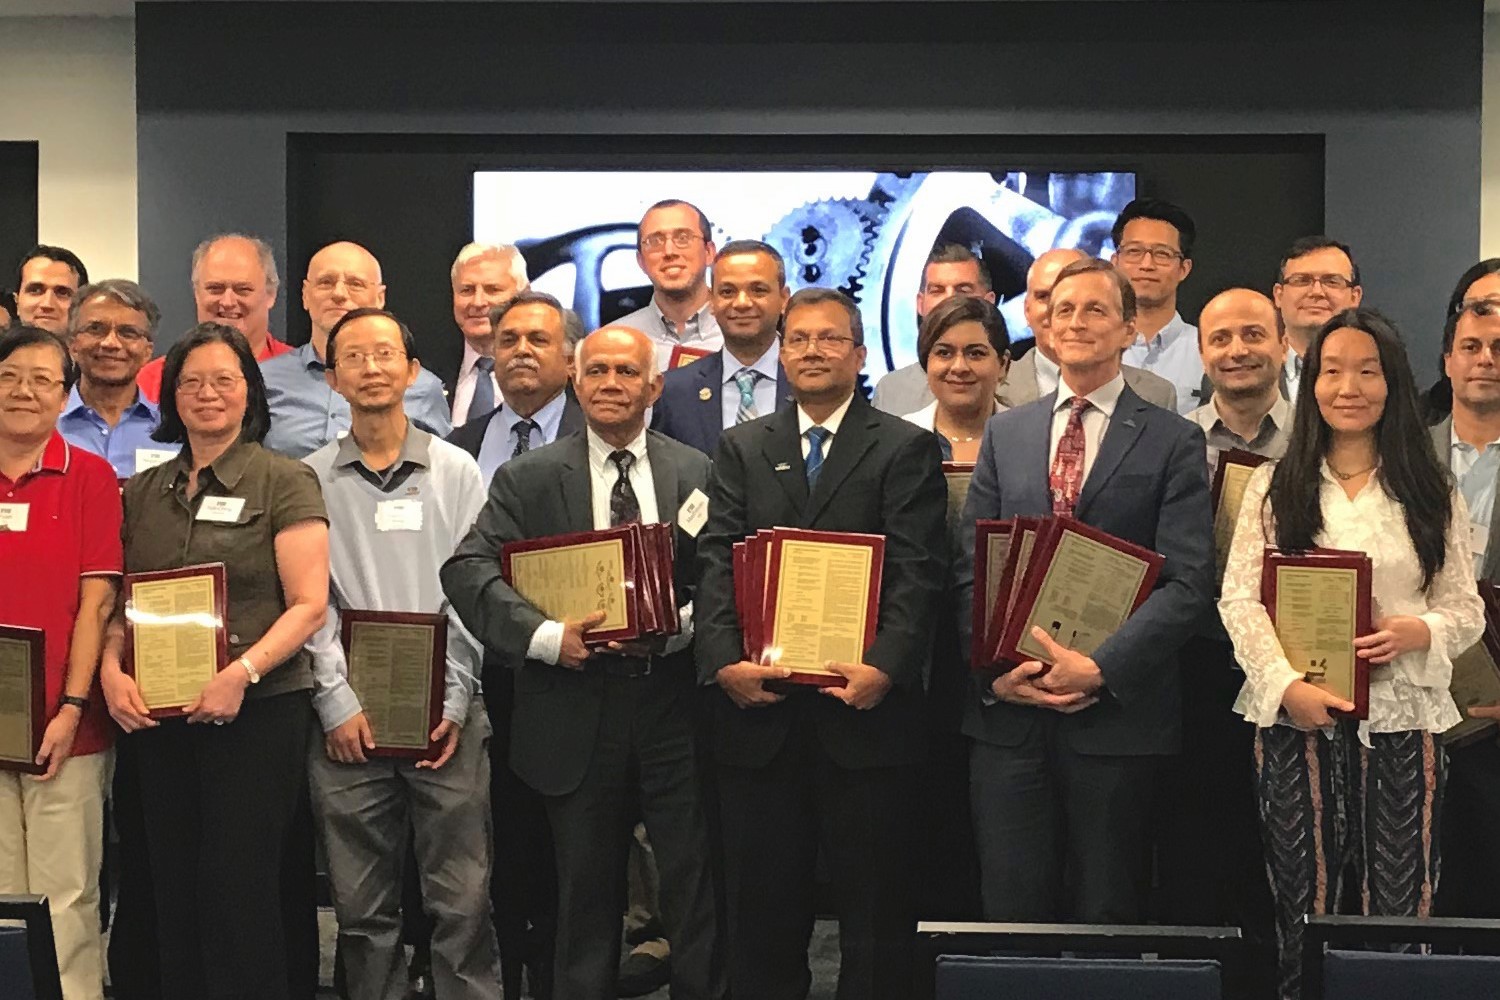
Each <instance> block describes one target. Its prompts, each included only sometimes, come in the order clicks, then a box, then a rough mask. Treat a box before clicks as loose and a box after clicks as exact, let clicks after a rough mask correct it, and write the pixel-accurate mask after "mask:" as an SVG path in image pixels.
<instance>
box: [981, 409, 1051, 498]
mask: <svg viewBox="0 0 1500 1000" xmlns="http://www.w3.org/2000/svg"><path fill="white" fill-rule="evenodd" d="M1056 405H1057V393H1056V392H1051V393H1048V394H1047V395H1046V396H1044V397H1042V399H1041V400H1040V401H1036V400H1033V401H1032V402H1031V403H1027V404H1026V405H1025V407H1023V412H1024V415H1025V419H1026V423H1025V425H1024V426H1023V427H1022V428H1021V430H1020V433H1018V434H1016V436H1015V438H1014V440H1013V441H1011V442H1009V443H1008V445H1007V447H1014V448H1016V449H1017V450H1018V451H1019V450H1021V449H1025V453H1024V454H1021V455H1019V456H1017V457H1018V458H1019V459H1020V461H1019V463H1018V468H1020V469H1021V470H1023V471H1022V473H1021V474H1022V477H1023V482H1022V484H1021V485H1022V489H1023V490H1025V491H1026V492H1025V493H1023V494H1022V496H1023V497H1024V496H1026V495H1028V494H1030V495H1032V496H1037V497H1040V498H1041V507H1040V509H1042V510H1045V511H1049V512H1050V511H1051V510H1052V462H1051V455H1052V411H1053V408H1054V407H1056ZM996 459H997V462H998V463H999V464H1000V466H1001V467H1004V466H1005V465H1006V464H1007V460H1006V459H1005V458H1003V457H1000V456H996ZM1006 506H1007V507H1015V509H1016V510H1018V511H1021V512H1025V511H1026V510H1029V509H1030V508H1029V507H1028V506H1026V505H1025V501H1024V500H1023V499H1021V498H1017V500H1016V502H1015V503H1014V504H1007V505H1006Z"/></svg>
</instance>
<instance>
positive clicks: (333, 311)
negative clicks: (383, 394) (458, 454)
mask: <svg viewBox="0 0 1500 1000" xmlns="http://www.w3.org/2000/svg"><path fill="white" fill-rule="evenodd" d="M302 308H303V309H305V310H307V315H308V318H309V319H310V320H312V340H310V341H308V342H307V343H306V344H303V345H302V346H301V347H299V348H297V349H296V350H293V351H291V352H290V353H288V354H283V355H281V356H280V357H276V358H272V359H271V360H270V361H266V362H264V363H263V364H262V365H261V366H260V370H261V374H262V375H263V376H265V380H266V401H267V403H269V404H270V407H271V430H270V433H268V434H267V435H266V440H265V446H266V447H267V448H270V449H271V450H272V451H279V452H281V453H282V454H284V455H289V456H291V457H292V458H303V457H305V456H307V455H311V454H312V453H313V452H315V451H317V450H318V449H319V448H321V447H323V446H324V445H325V444H327V443H328V442H330V441H332V440H333V439H334V438H336V437H338V436H339V435H340V434H342V433H343V432H344V431H347V430H348V429H349V402H348V400H346V399H344V397H343V396H341V395H339V394H338V393H336V392H334V391H333V390H332V389H331V388H330V387H329V385H328V381H327V379H325V378H324V376H323V373H324V372H325V371H326V370H327V369H328V368H329V367H332V366H334V365H340V364H345V363H347V364H349V365H350V366H351V367H350V369H349V370H350V371H351V372H352V371H355V370H356V369H357V368H358V367H361V366H367V365H370V364H371V362H370V361H369V359H365V358H354V357H349V358H343V359H340V358H332V359H330V358H327V357H325V354H326V345H327V343H328V331H330V330H332V329H333V327H334V324H336V323H337V322H338V321H339V320H341V319H343V318H344V314H345V313H347V312H349V311H350V310H351V309H363V308H370V309H383V308H385V284H384V282H383V281H382V280H381V275H380V261H378V260H376V259H375V256H374V255H373V254H372V253H370V251H368V250H366V249H365V248H364V247H362V246H360V245H359V244H358V243H330V244H328V246H326V247H324V248H323V249H321V250H319V251H318V252H317V253H315V254H313V256H312V260H310V261H308V262H307V277H306V278H304V279H303V280H302ZM411 360H412V361H416V360H417V359H416V358H412V359H411ZM383 371H384V369H380V368H379V367H378V366H377V367H376V372H377V377H379V376H378V373H379V372H383ZM404 405H405V408H406V415H407V416H408V417H409V418H410V419H411V422H412V423H414V424H416V425H417V426H418V427H420V428H421V429H422V430H424V431H426V432H428V433H429V434H433V435H436V436H437V437H446V436H447V435H448V432H449V431H451V430H452V429H453V427H452V426H451V425H450V424H449V422H448V404H447V401H446V400H445V399H444V398H443V383H442V381H441V380H440V379H438V377H437V376H436V375H433V374H432V373H431V372H429V371H427V370H425V369H421V370H419V371H418V373H417V378H416V381H415V382H413V383H412V385H411V388H409V389H407V390H406V395H405V403H404Z"/></svg>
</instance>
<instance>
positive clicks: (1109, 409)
mask: <svg viewBox="0 0 1500 1000" xmlns="http://www.w3.org/2000/svg"><path fill="white" fill-rule="evenodd" d="M1124 391H1125V375H1124V374H1123V373H1121V372H1116V373H1115V377H1114V378H1112V379H1110V380H1109V381H1108V382H1106V383H1104V384H1103V385H1101V386H1100V387H1099V388H1097V389H1095V390H1094V391H1093V392H1090V393H1087V394H1086V395H1085V396H1084V397H1083V398H1084V399H1087V400H1088V401H1089V402H1090V403H1092V404H1093V406H1094V409H1096V410H1098V411H1099V412H1100V413H1102V414H1104V416H1105V417H1106V418H1109V417H1112V416H1114V414H1115V406H1117V405H1118V404H1119V402H1120V393H1122V392H1124ZM1074 395H1076V394H1075V393H1074V392H1073V390H1072V389H1070V388H1068V382H1067V379H1058V382H1057V402H1056V403H1055V404H1053V407H1052V412H1053V413H1056V412H1057V411H1058V410H1060V409H1062V408H1063V407H1064V406H1066V405H1068V401H1069V400H1071V399H1072V398H1073V396H1074Z"/></svg>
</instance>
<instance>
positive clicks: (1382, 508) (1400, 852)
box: [1219, 309, 1484, 998]
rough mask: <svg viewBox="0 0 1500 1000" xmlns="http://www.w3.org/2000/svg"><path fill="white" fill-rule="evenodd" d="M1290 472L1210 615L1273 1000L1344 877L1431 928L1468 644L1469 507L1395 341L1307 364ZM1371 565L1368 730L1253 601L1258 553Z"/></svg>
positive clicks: (1476, 604) (1311, 355) (1386, 908)
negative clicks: (1253, 858)
mask: <svg viewBox="0 0 1500 1000" xmlns="http://www.w3.org/2000/svg"><path fill="white" fill-rule="evenodd" d="M1306 365H1307V367H1306V368H1305V369H1304V370H1306V371H1311V372H1313V373H1314V375H1315V380H1314V382H1313V391H1312V392H1311V393H1306V392H1304V393H1302V394H1300V395H1299V397H1298V400H1297V408H1296V413H1295V415H1294V417H1293V420H1292V432H1291V438H1290V441H1289V442H1288V445H1287V453H1286V457H1285V458H1283V459H1282V460H1281V461H1280V462H1278V463H1276V464H1274V465H1267V466H1263V467H1262V468H1260V469H1258V470H1256V472H1255V474H1254V476H1253V477H1252V478H1251V480H1250V484H1249V486H1248V487H1247V489H1246V491H1245V499H1244V506H1243V507H1242V508H1241V510H1240V519H1239V523H1238V524H1237V525H1236V528H1235V534H1234V541H1233V544H1232V545H1231V547H1230V553H1229V562H1228V566H1227V568H1226V570H1225V575H1224V587H1223V592H1222V597H1221V598H1220V600H1219V613H1220V615H1221V617H1222V618H1223V619H1224V627H1225V628H1226V629H1227V630H1228V632H1229V637H1230V638H1231V639H1232V640H1233V642H1234V650H1235V657H1236V659H1237V660H1238V661H1239V663H1240V666H1241V667H1243V669H1244V671H1245V684H1244V687H1243V688H1242V689H1241V690H1240V695H1239V698H1238V700H1237V701H1236V702H1235V710H1236V711H1237V712H1239V713H1240V714H1241V715H1243V716H1244V717H1245V718H1246V720H1248V721H1250V722H1252V723H1254V724H1255V725H1256V726H1257V727H1259V728H1258V729H1257V733H1256V741H1255V769H1256V782H1257V787H1258V790H1259V795H1260V816H1261V832H1262V836H1263V840H1264V846H1265V851H1266V863H1267V870H1268V871H1269V873H1270V878H1271V889H1272V893H1273V895H1274V896H1275V898H1276V911H1277V914H1276V916H1277V937H1278V942H1279V945H1280V982H1281V994H1282V996H1283V997H1288V998H1296V997H1297V996H1299V993H1300V991H1299V987H1300V982H1299V979H1300V964H1301V955H1300V952H1301V919H1302V916H1303V914H1308V913H1313V914H1319V913H1328V912H1331V911H1333V909H1334V908H1335V907H1336V906H1337V905H1338V901H1339V899H1340V894H1341V889H1342V885H1341V882H1342V878H1343V875H1344V873H1345V872H1346V871H1352V872H1354V873H1355V874H1356V877H1357V878H1358V879H1359V886H1358V889H1357V891H1356V892H1354V893H1352V894H1351V895H1352V896H1353V897H1355V898H1358V899H1359V900H1360V905H1361V909H1362V910H1363V911H1364V912H1365V913H1369V914H1377V915H1389V916H1426V915H1428V914H1429V913H1430V912H1431V907H1432V892H1433V888H1434V885H1435V883H1436V880H1437V872H1438V844H1437V838H1436V836H1435V832H1436V831H1435V829H1434V825H1433V820H1434V817H1436V816H1437V815H1438V810H1439V807H1440V801H1441V795H1442V775H1443V760H1442V751H1441V748H1440V747H1439V746H1438V743H1437V741H1436V737H1437V736H1438V735H1439V734H1440V733H1442V732H1443V731H1444V730H1445V729H1447V728H1448V727H1450V726H1452V725H1453V724H1455V723H1457V722H1458V721H1459V715H1458V711H1457V709H1456V708H1455V706H1454V704H1453V699H1452V698H1451V697H1450V696H1449V694H1448V682H1449V679H1450V677H1451V675H1452V657H1453V656H1455V655H1457V654H1458V653H1460V652H1462V651H1463V650H1465V649H1466V648H1468V647H1469V646H1470V645H1471V644H1472V643H1473V642H1474V641H1475V640H1476V639H1478V637H1479V635H1480V632H1481V630H1482V629H1483V627H1484V609H1483V606H1482V604H1481V603H1480V600H1479V596H1478V593H1477V590H1476V588H1475V584H1474V570H1473V565H1472V556H1471V555H1470V553H1469V545H1468V536H1467V531H1468V523H1469V516H1468V512H1467V510H1466V509H1465V506H1464V501H1463V497H1462V496H1461V495H1460V494H1459V492H1458V491H1457V490H1456V489H1455V488H1454V486H1453V483H1452V479H1451V477H1450V476H1449V475H1448V472H1447V470H1446V469H1445V468H1444V467H1443V466H1442V465H1441V464H1440V463H1439V462H1438V459H1437V456H1436V455H1435V454H1434V453H1433V450H1432V446H1431V442H1430V439H1429V435H1428V434H1427V432H1426V430H1425V428H1423V426H1422V423H1421V420H1420V418H1419V415H1418V408H1417V398H1416V388H1415V385H1414V382H1413V378H1412V373H1411V367H1410V365H1409V364H1408V362H1407V359H1406V351H1405V347H1404V345H1403V344H1402V341H1401V338H1400V335H1399V334H1398V333H1397V332H1396V330H1395V329H1394V327H1392V326H1391V324H1390V322H1389V321H1388V320H1386V319H1385V318H1384V317H1383V316H1381V315H1380V314H1379V313H1377V312H1374V311H1373V310H1367V309H1350V310H1346V311H1345V312H1342V313H1340V314H1338V315H1337V316H1335V317H1333V318H1332V319H1331V320H1330V321H1329V322H1328V323H1327V324H1326V325H1325V326H1324V327H1323V329H1322V330H1321V331H1320V332H1319V334H1318V336H1317V338H1316V339H1315V340H1314V342H1313V344H1312V345H1311V348H1310V349H1309V351H1308V354H1307V358H1306ZM1268 545H1269V546H1275V547H1277V548H1280V549H1282V550H1286V551H1299V550H1305V549H1309V548H1312V547H1314V546H1320V547H1325V548H1337V549H1354V550H1358V551H1361V552H1364V553H1366V554H1367V555H1369V557H1370V561H1371V565H1372V569H1373V576H1372V581H1371V582H1372V587H1371V589H1372V597H1373V599H1374V607H1373V615H1374V618H1375V622H1374V627H1375V631H1374V632H1373V633H1372V634H1370V635H1366V636H1361V637H1359V638H1357V639H1356V640H1355V643H1354V645H1355V649H1356V655H1358V656H1360V657H1361V658H1363V659H1365V660H1367V661H1368V662H1369V663H1370V665H1371V675H1370V713H1369V719H1368V720H1366V721H1364V722H1358V723H1356V722H1353V721H1351V720H1348V719H1346V718H1342V717H1340V716H1339V714H1338V713H1340V712H1347V711H1351V710H1352V709H1353V705H1351V704H1349V703H1348V702H1345V701H1342V700H1340V699H1339V698H1337V697H1336V696H1334V695H1332V694H1331V693H1329V692H1328V691H1326V690H1324V689H1322V688H1319V687H1315V686H1313V685H1311V684H1309V683H1307V682H1306V681H1305V680H1303V678H1302V674H1301V673H1300V672H1299V671H1297V670H1295V669H1293V667H1292V666H1291V664H1290V663H1289V662H1288V661H1287V657H1286V654H1285V653H1284V652H1283V651H1282V649H1281V644H1280V643H1279V642H1278V641H1277V638H1276V633H1275V630H1274V628H1273V627H1272V625H1271V620H1270V617H1269V616H1268V615H1267V613H1266V609H1265V607H1264V606H1263V605H1262V604H1261V600H1260V584H1261V564H1262V560H1263V558H1264V552H1265V549H1266V547H1267V546H1268Z"/></svg>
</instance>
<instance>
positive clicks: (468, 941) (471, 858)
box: [309, 698, 500, 1000]
mask: <svg viewBox="0 0 1500 1000" xmlns="http://www.w3.org/2000/svg"><path fill="white" fill-rule="evenodd" d="M489 739H490V720H489V716H488V715H486V714H485V710H484V704H483V702H481V701H480V700H479V699H477V698H476V699H475V700H474V703H473V705H471V706H470V708H469V718H468V722H467V723H466V724H465V725H464V729H463V736H462V737H461V738H460V739H459V741H458V750H457V751H456V752H455V753H454V755H453V759H451V760H450V761H448V763H447V764H444V765H443V766H442V767H441V768H439V769H438V770H436V771H434V770H430V769H427V768H422V769H420V770H419V769H418V768H417V767H416V764H415V763H414V762H411V761H406V760H391V759H387V758H372V759H370V761H369V762H368V763H365V764H339V763H336V762H334V761H331V760H329V759H328V756H327V754H326V753H324V750H323V745H322V741H321V740H319V741H317V744H316V745H315V746H314V748H313V751H312V755H311V761H310V765H309V772H310V775H311V779H312V800H313V810H314V812H315V813H316V814H317V817H318V826H319V829H320V830H321V832H322V834H323V841H324V844H325V847H326V849H327V852H328V873H329V877H330V880H331V882H332V890H333V908H334V913H335V914H336V915H337V917H338V923H339V947H340V952H341V954H342V955H343V958H344V970H345V973H346V974H347V976H348V984H349V995H350V996H352V997H358V998H360V1000H402V998H403V997H404V996H405V995H406V990H407V979H406V952H405V949H404V948H403V947H402V945H401V913H400V910H401V866H402V861H403V859H404V858H405V857H406V846H407V837H408V832H409V831H410V832H411V833H413V834H414V835H415V847H416V855H417V871H418V876H419V878H420V881H421V885H422V900H423V903H424V905H425V907H426V909H427V912H428V913H429V915H430V916H431V917H432V922H433V928H432V975H433V985H434V986H435V987H436V990H437V995H438V996H440V997H442V998H443V1000H499V998H500V955H499V949H498V948H497V947H496V945H495V928H494V924H493V923H492V922H491V920H490V895H489V891H490V890H489V884H490V867H491V855H490V850H491V841H490V831H489V823H490V757H489V752H488V749H487V746H486V745H487V744H488V742H489Z"/></svg>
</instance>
